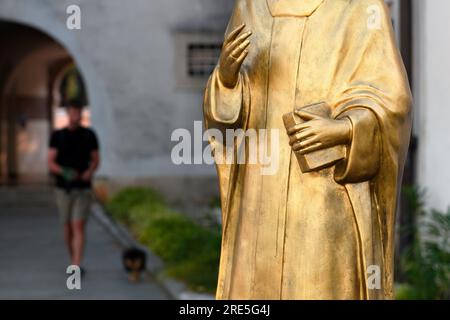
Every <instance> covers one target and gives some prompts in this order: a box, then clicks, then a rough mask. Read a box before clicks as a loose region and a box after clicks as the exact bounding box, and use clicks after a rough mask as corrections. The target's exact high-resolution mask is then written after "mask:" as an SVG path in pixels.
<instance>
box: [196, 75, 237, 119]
mask: <svg viewBox="0 0 450 320" xmlns="http://www.w3.org/2000/svg"><path fill="white" fill-rule="evenodd" d="M243 82H244V79H243V76H242V75H241V74H239V80H238V82H237V84H236V86H235V87H234V88H227V87H225V86H224V85H223V84H222V81H220V78H219V70H218V68H216V69H215V70H214V72H213V74H212V75H211V78H210V79H209V82H208V86H207V88H206V93H205V116H206V117H207V118H208V120H209V121H211V122H213V123H214V122H215V123H219V124H223V125H226V126H240V124H241V120H242V109H243V102H244V99H243V94H244V93H243V90H244V89H243V88H244V84H243Z"/></svg>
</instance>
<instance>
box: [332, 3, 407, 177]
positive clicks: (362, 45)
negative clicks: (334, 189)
mask: <svg viewBox="0 0 450 320" xmlns="http://www.w3.org/2000/svg"><path fill="white" fill-rule="evenodd" d="M368 5H370V6H372V7H373V8H378V9H377V10H379V11H377V10H375V12H376V13H378V14H379V17H378V19H379V25H373V26H372V25H368V24H367V6H368ZM348 10H349V13H348V14H349V18H348V21H347V22H346V33H345V34H344V35H343V37H344V38H345V42H344V43H345V48H343V51H345V52H346V55H345V56H343V57H342V60H341V63H340V68H339V70H338V71H337V72H336V75H335V77H336V78H335V79H334V83H336V86H338V89H337V90H336V91H335V92H336V95H335V97H334V99H333V101H332V103H331V104H332V105H333V107H334V108H333V110H334V115H333V116H334V117H335V118H342V117H347V118H348V119H350V121H351V123H352V126H353V134H352V141H351V143H350V144H349V145H348V146H347V155H346V158H345V160H344V161H342V162H341V163H339V164H338V165H336V170H335V180H336V181H337V182H339V183H342V184H345V183H359V182H364V181H369V180H372V179H373V178H375V177H377V176H378V174H379V173H380V172H387V171H389V170H391V171H398V168H400V167H401V163H403V159H404V156H405V149H406V148H407V144H408V140H409V132H410V126H411V101H412V98H411V92H410V89H409V83H408V79H407V75H406V71H405V69H404V65H403V62H402V59H401V57H400V53H399V51H398V49H397V46H396V42H395V38H394V33H393V29H392V23H391V20H390V15H389V13H388V9H387V8H386V6H385V4H384V2H383V1H381V0H368V1H367V2H366V1H360V2H358V1H357V2H354V3H353V5H352V6H350V7H349V9H348Z"/></svg>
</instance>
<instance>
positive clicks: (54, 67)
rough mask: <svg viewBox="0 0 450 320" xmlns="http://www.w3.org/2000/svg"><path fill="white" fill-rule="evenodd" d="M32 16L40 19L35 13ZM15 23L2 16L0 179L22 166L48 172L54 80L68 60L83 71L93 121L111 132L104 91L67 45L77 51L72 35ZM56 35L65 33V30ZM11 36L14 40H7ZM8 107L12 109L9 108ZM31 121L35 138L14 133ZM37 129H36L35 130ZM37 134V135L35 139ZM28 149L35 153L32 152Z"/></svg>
mask: <svg viewBox="0 0 450 320" xmlns="http://www.w3.org/2000/svg"><path fill="white" fill-rule="evenodd" d="M2 14H4V12H2ZM36 19H37V20H39V21H41V20H40V19H39V18H38V17H36ZM18 20H20V19H18ZM13 21H14V19H11V17H9V18H8V19H7V20H2V19H1V16H0V37H2V38H3V39H4V41H5V42H8V45H7V46H5V50H3V51H2V53H0V93H1V99H0V114H1V117H0V119H1V121H0V181H2V182H7V181H14V180H15V179H14V178H16V177H17V176H18V175H19V174H20V173H21V172H20V168H21V167H22V168H25V170H28V171H29V172H34V173H42V172H43V171H44V170H46V164H45V159H44V157H45V153H46V151H45V150H46V147H47V139H48V134H49V132H50V130H51V129H52V125H51V123H52V122H51V120H52V107H53V103H54V97H53V94H54V87H55V82H57V81H59V80H58V76H60V73H61V68H64V66H66V65H67V64H76V65H77V66H78V67H79V69H80V73H81V74H82V75H83V79H84V80H85V81H84V83H85V86H86V91H87V95H88V97H89V101H90V105H91V106H92V108H91V114H92V116H91V121H92V123H93V124H94V125H95V127H96V130H97V132H98V134H99V135H100V136H106V137H109V136H110V135H109V134H108V131H109V130H108V127H109V125H110V122H109V121H108V120H109V119H110V117H109V116H108V110H106V108H104V106H105V105H106V103H104V102H105V101H106V95H105V94H104V91H103V90H102V87H101V85H100V84H99V82H98V81H97V80H96V78H95V75H93V74H92V71H91V70H92V68H90V65H89V61H87V60H86V59H84V58H83V55H82V54H79V55H78V56H77V55H76V54H73V53H72V51H70V50H69V49H67V44H71V46H73V47H74V50H73V51H75V52H77V47H76V43H73V39H72V40H71V39H69V38H70V34H69V35H68V36H67V39H63V40H61V39H59V38H57V37H55V36H54V34H55V33H58V31H57V29H53V30H51V31H50V32H45V31H44V30H42V29H41V28H36V27H35V26H33V23H30V22H28V23H25V24H24V23H21V22H13ZM59 33H61V35H64V32H59ZM61 35H60V36H61ZM10 40H12V41H11V42H9V41H10ZM30 66H31V69H30ZM84 70H86V72H85V71H84ZM30 97H31V99H29V98H30ZM8 106H9V107H8ZM12 106H15V107H16V108H15V109H14V108H13V109H11V107H12ZM19 109H20V110H21V111H20V112H18V110H19ZM11 110H14V111H15V112H11ZM39 119H40V120H42V121H39ZM29 120H32V121H29ZM44 120H45V121H44ZM29 123H31V125H30V127H31V128H30V127H29V131H35V132H34V135H33V138H34V140H33V141H31V140H30V139H28V141H27V136H26V135H27V134H26V133H25V131H24V130H22V131H23V132H22V134H20V133H19V134H18V133H17V131H18V130H17V128H18V127H21V126H22V127H25V126H26V125H27V124H29ZM38 127H39V128H38ZM36 130H37V131H39V132H40V133H39V134H37V133H36ZM19 131H20V130H19ZM37 135H39V136H40V138H39V139H37ZM18 139H19V140H20V139H21V140H20V142H21V143H18V141H17V140H18ZM24 139H25V140H24ZM105 144H106V143H105ZM106 145H107V144H106ZM24 149H28V158H26V157H23V154H21V153H23V151H24ZM31 149H34V151H33V152H31V153H30V152H29V151H30V150H31ZM105 149H106V150H105ZM106 152H107V148H104V150H103V153H106ZM25 153H27V150H25ZM37 153H39V156H37ZM30 155H31V156H30ZM36 156H37V158H36ZM33 157H34V158H33ZM36 160H38V161H36ZM22 171H23V170H22ZM40 176H42V174H41V175H40ZM39 179H40V178H39ZM39 179H38V180H39Z"/></svg>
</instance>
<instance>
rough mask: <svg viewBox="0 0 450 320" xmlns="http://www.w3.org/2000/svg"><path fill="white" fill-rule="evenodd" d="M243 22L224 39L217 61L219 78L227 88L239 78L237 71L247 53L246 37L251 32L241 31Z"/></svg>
mask: <svg viewBox="0 0 450 320" xmlns="http://www.w3.org/2000/svg"><path fill="white" fill-rule="evenodd" d="M244 28H245V24H243V25H241V26H239V27H237V28H236V29H234V30H233V31H232V32H231V33H230V34H229V35H228V36H227V38H226V39H225V42H224V44H223V48H222V53H221V55H220V62H219V78H220V81H221V82H222V84H223V85H224V86H226V87H228V88H234V87H235V86H236V84H237V82H238V79H239V71H240V70H241V66H242V63H243V62H244V60H245V58H246V57H247V55H248V50H247V47H248V46H249V45H250V40H249V39H248V38H249V37H250V36H251V35H252V33H251V32H250V31H249V32H245V33H242V31H243V30H244Z"/></svg>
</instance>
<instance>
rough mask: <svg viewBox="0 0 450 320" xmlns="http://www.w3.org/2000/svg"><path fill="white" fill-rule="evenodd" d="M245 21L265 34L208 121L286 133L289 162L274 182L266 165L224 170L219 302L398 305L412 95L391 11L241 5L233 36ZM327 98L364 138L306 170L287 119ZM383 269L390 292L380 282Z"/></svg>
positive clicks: (335, 2) (266, 2)
mask: <svg viewBox="0 0 450 320" xmlns="http://www.w3.org/2000/svg"><path fill="white" fill-rule="evenodd" d="M374 6H376V7H375V9H378V10H379V11H376V10H375V11H373V10H374ZM373 12H375V14H377V13H378V15H377V16H375V17H374V16H371V14H373ZM374 19H375V20H374ZM377 19H378V20H377ZM242 23H245V24H246V28H245V30H244V31H252V32H253V35H252V37H251V46H250V48H249V52H250V53H249V55H248V57H247V59H246V60H245V62H244V64H243V66H242V69H241V72H240V76H239V81H238V83H237V85H236V87H235V88H232V89H229V88H226V87H224V86H223V85H222V83H221V81H220V79H219V77H218V69H217V68H216V71H215V72H214V73H213V75H212V76H211V78H210V80H209V83H208V86H207V89H206V93H205V99H204V100H205V101H204V114H205V123H206V126H207V128H218V129H221V130H224V129H226V128H242V129H244V130H245V129H250V128H251V129H279V130H280V132H281V134H280V137H279V139H280V141H279V143H280V148H279V149H280V150H279V159H280V160H279V161H280V162H279V169H278V171H277V172H276V173H275V174H274V175H262V174H261V170H260V169H261V168H260V166H259V165H245V164H233V165H227V164H218V165H217V170H218V176H219V182H220V190H221V200H222V211H223V242H222V254H221V261H220V272H219V281H218V288H217V298H218V299H385V298H392V297H393V256H394V225H395V213H396V204H397V197H398V193H399V189H400V183H401V178H402V172H403V166H404V161H405V157H406V152H407V147H408V144H409V137H410V131H411V93H410V89H409V85H408V80H407V75H406V72H405V69H404V66H403V62H402V59H401V57H400V54H399V52H398V49H397V47H396V44H395V41H394V35H393V30H392V25H391V20H390V15H389V13H388V8H387V7H386V5H385V4H384V2H383V1H382V0H237V1H236V3H235V8H234V12H233V15H232V18H231V21H230V23H229V26H228V29H227V34H228V33H229V32H231V31H232V30H233V29H235V28H236V27H237V26H239V25H241V24H242ZM318 102H327V103H328V104H329V105H330V106H331V108H332V110H333V117H334V118H336V119H340V118H342V117H347V118H348V119H350V120H351V123H352V126H353V131H352V142H351V144H350V145H349V146H347V150H346V158H345V160H343V161H341V162H340V163H338V164H337V165H335V166H334V167H331V168H326V169H323V170H320V171H318V172H312V173H302V172H301V170H300V168H299V165H298V163H297V160H296V158H295V155H294V153H293V152H292V150H291V147H290V146H289V138H288V136H287V134H285V128H284V125H283V120H282V116H283V115H284V114H286V113H288V112H292V111H293V110H294V109H295V108H298V107H302V106H306V105H309V104H313V103H318ZM219 143H221V142H220V141H217V140H214V141H211V144H212V147H213V148H214V147H217V144H219ZM372 266H378V267H379V268H380V269H381V287H378V288H373V287H371V286H370V285H369V283H368V277H369V276H370V273H368V270H370V268H371V267H372Z"/></svg>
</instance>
